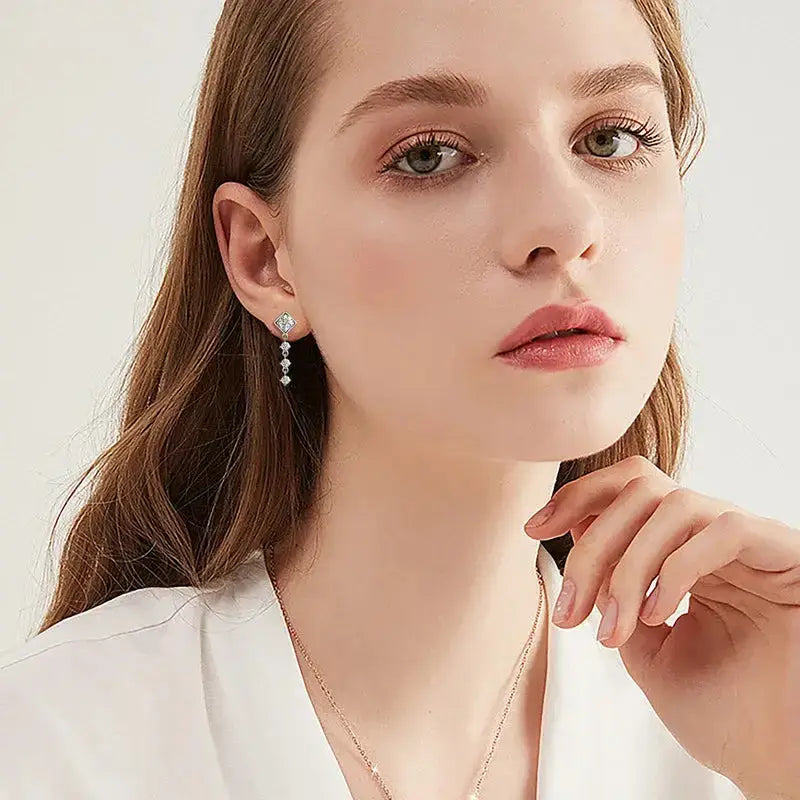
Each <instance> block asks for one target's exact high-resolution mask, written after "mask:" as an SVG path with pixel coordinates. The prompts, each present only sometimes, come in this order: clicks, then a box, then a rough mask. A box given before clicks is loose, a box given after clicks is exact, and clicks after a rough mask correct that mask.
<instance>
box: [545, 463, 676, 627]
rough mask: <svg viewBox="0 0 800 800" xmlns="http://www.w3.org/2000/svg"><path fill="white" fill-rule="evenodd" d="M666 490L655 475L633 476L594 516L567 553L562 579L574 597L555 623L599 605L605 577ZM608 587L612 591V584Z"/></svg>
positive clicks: (575, 619) (573, 621)
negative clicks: (569, 582)
mask: <svg viewBox="0 0 800 800" xmlns="http://www.w3.org/2000/svg"><path fill="white" fill-rule="evenodd" d="M668 492H669V488H668V487H665V483H664V481H662V480H661V479H659V478H658V477H653V476H650V477H647V478H635V479H633V480H632V481H629V482H628V483H627V484H626V486H625V487H624V488H623V490H622V491H621V492H620V493H619V494H618V495H617V497H616V498H615V499H614V500H613V502H611V504H610V505H609V506H608V507H607V508H606V509H605V510H604V511H603V512H602V513H601V514H599V515H598V516H597V518H596V519H595V521H594V522H593V523H592V524H591V525H590V526H589V527H588V529H587V530H586V532H585V533H584V534H583V536H582V537H581V539H580V541H578V542H576V544H575V546H574V547H573V548H572V550H570V552H569V555H568V556H567V562H566V564H565V566H564V580H565V581H566V580H572V581H573V583H574V584H575V587H576V591H575V599H574V602H573V604H572V610H571V612H570V613H569V614H568V615H567V616H566V618H564V619H563V620H560V619H559V618H557V617H554V622H555V624H557V625H560V626H561V627H572V626H574V625H578V624H580V623H581V622H582V621H583V620H584V619H586V617H587V616H588V614H590V613H591V611H592V608H593V607H594V605H595V604H598V607H599V603H598V595H599V592H600V587H601V585H602V583H603V581H604V579H605V578H606V576H608V575H609V574H610V573H611V572H612V571H614V567H615V565H616V564H617V563H618V562H619V561H620V560H621V559H622V558H623V554H624V553H625V552H626V550H627V549H628V548H629V547H630V545H631V543H632V541H633V540H634V539H635V538H636V537H637V535H638V533H639V531H640V530H641V528H642V526H643V525H644V524H645V523H646V522H647V520H648V519H649V518H650V516H651V515H652V514H653V512H654V511H655V510H656V509H657V508H658V506H659V504H660V503H661V501H662V498H663V497H664V495H665V493H668ZM658 566H660V562H659V565H658ZM611 589H612V593H613V586H612V587H611ZM605 599H606V598H603V601H604V602H603V605H604V606H605Z"/></svg>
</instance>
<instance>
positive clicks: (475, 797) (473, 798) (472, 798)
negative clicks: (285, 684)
mask: <svg viewBox="0 0 800 800" xmlns="http://www.w3.org/2000/svg"><path fill="white" fill-rule="evenodd" d="M268 553H269V556H268V564H267V567H268V571H269V575H270V579H271V580H272V585H273V587H274V588H275V595H276V596H277V598H278V603H279V604H280V607H281V611H282V612H283V616H284V619H285V620H286V626H287V627H288V629H289V632H290V633H291V635H292V638H293V639H294V641H295V642H296V643H297V646H298V648H299V649H300V652H301V653H302V655H303V658H304V659H305V661H306V663H307V664H308V666H309V667H310V668H311V671H312V672H313V673H314V676H315V677H316V679H317V682H318V683H319V685H320V688H321V689H322V691H323V692H324V693H325V697H327V698H328V702H330V704H331V706H332V707H333V710H334V711H335V712H336V714H337V716H338V717H339V719H340V720H341V721H342V724H343V725H344V727H345V730H346V731H347V733H348V734H349V736H350V739H351V740H352V742H353V744H354V745H355V747H356V749H357V750H358V752H359V753H360V755H361V757H362V758H363V759H364V762H365V763H366V765H367V767H368V768H369V770H370V772H371V773H372V776H373V777H374V778H375V780H376V781H377V783H378V785H379V786H380V787H381V790H382V791H383V794H384V796H385V797H386V799H387V800H394V798H393V795H392V793H391V791H390V790H389V787H388V786H387V785H386V782H385V781H384V779H383V776H382V775H381V773H380V772H379V771H378V767H377V765H376V764H375V763H374V762H373V761H372V760H371V759H370V757H369V756H368V755H367V753H366V751H365V750H364V748H363V747H362V746H361V743H360V742H359V741H358V737H357V736H356V734H355V732H354V731H353V728H352V726H351V724H350V722H349V721H348V720H347V717H345V715H344V714H343V713H342V710H341V709H340V708H339V706H338V704H337V703H336V701H335V700H334V699H333V695H332V694H331V693H330V691H329V690H328V687H327V686H326V685H325V681H324V680H323V678H322V675H320V673H319V670H318V669H317V667H316V665H315V664H314V662H313V661H312V660H311V657H310V656H309V655H308V651H307V650H306V648H305V645H304V644H303V642H302V640H301V639H300V636H299V634H298V633H297V631H296V630H295V627H294V625H292V622H291V620H290V619H289V615H288V613H287V611H286V607H285V605H284V603H283V595H282V593H281V590H280V587H279V586H278V582H277V579H276V577H275V573H274V570H273V559H274V543H272V544H270V546H269V548H268ZM536 577H537V578H538V580H539V606H538V608H537V609H536V616H535V617H534V620H533V627H532V628H531V632H530V634H529V635H528V639H527V641H526V642H525V647H524V648H523V650H522V656H521V663H520V666H519V669H518V670H517V675H516V677H515V678H514V683H513V685H512V687H511V692H510V694H509V696H508V699H507V700H506V704H505V708H504V709H503V716H502V717H501V719H500V724H499V725H498V726H497V730H496V731H495V734H494V738H493V739H492V744H491V747H490V748H489V754H488V755H487V756H486V758H485V759H484V762H483V767H482V769H481V772H480V775H479V776H478V779H477V781H476V783H475V788H474V790H473V792H472V794H470V795H469V798H468V800H480V789H481V785H482V784H483V779H484V777H485V775H486V772H487V770H488V769H489V764H490V762H491V760H492V757H493V756H494V752H495V748H496V747H497V741H498V739H499V738H500V733H501V732H502V730H503V725H504V724H505V721H506V717H508V712H509V710H510V708H511V703H512V701H513V700H514V695H515V694H516V692H517V685H518V684H519V681H520V678H521V677H522V672H523V670H524V669H525V662H526V661H527V659H528V653H529V652H530V649H531V645H532V644H533V637H534V635H535V633H536V627H537V624H538V622H539V616H540V614H541V611H542V602H543V600H544V596H545V593H544V580H543V579H542V573H541V572H540V570H539V566H538V564H537V565H536Z"/></svg>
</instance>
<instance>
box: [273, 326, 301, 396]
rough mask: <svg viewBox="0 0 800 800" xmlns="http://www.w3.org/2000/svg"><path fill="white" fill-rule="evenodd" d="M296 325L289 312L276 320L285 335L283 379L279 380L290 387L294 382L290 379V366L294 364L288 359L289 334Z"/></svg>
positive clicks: (282, 343) (282, 345) (282, 344)
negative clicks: (291, 382)
mask: <svg viewBox="0 0 800 800" xmlns="http://www.w3.org/2000/svg"><path fill="white" fill-rule="evenodd" d="M295 324H296V322H295V320H294V318H293V317H292V315H291V314H289V313H288V312H287V311H284V312H283V314H281V315H280V316H279V317H278V318H277V319H276V320H275V325H277V326H278V330H279V331H280V332H281V333H282V334H283V341H282V342H281V351H282V352H283V360H282V361H281V368H282V369H283V377H282V378H279V380H280V382H281V383H282V384H283V385H284V386H288V384H289V382H290V381H291V380H292V379H291V378H290V377H289V364H291V363H292V362H291V361H289V359H288V355H289V348H290V347H291V344H290V342H289V335H288V334H289V331H290V330H291V329H292V328H294V326H295Z"/></svg>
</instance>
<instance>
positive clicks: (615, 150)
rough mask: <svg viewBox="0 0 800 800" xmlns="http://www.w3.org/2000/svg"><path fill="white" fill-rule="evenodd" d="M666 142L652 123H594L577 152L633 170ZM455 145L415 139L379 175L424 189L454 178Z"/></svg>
mask: <svg viewBox="0 0 800 800" xmlns="http://www.w3.org/2000/svg"><path fill="white" fill-rule="evenodd" d="M669 139H670V137H669V136H666V135H665V134H664V133H663V132H662V131H661V129H660V128H659V127H658V126H657V125H656V124H655V123H653V121H652V120H648V121H647V122H646V123H645V124H642V123H640V122H637V121H636V120H634V119H631V118H629V117H621V118H618V119H614V120H601V121H599V122H597V123H595V125H594V127H593V128H592V130H590V131H589V132H588V133H586V134H584V135H583V136H582V137H581V138H580V140H579V142H580V143H581V144H583V145H584V147H585V148H586V149H585V150H582V149H579V151H578V152H579V154H580V155H589V156H592V157H593V158H594V159H595V161H596V163H598V164H602V166H603V167H605V168H607V169H612V170H613V169H616V170H633V169H636V167H637V166H647V165H648V164H650V158H649V157H648V155H647V154H648V153H658V152H660V150H661V148H662V145H664V144H665V143H666V142H668V141H669ZM458 144H459V143H458V142H457V141H454V140H452V139H451V138H450V137H447V136H444V137H441V138H439V137H437V136H436V134H434V133H429V134H427V135H426V136H425V137H422V138H419V137H417V138H416V139H413V140H412V141H410V142H406V143H403V144H401V145H400V146H399V147H396V148H393V149H392V151H390V153H389V154H388V157H387V160H386V161H385V162H384V164H383V165H382V167H381V170H380V171H381V173H395V175H396V176H397V179H399V180H400V181H401V182H402V181H415V182H417V183H418V184H420V185H421V186H423V185H424V186H425V187H428V186H430V185H432V184H434V185H435V184H437V183H439V182H440V181H444V180H450V177H451V175H450V173H452V175H457V174H458V173H459V172H460V170H459V169H457V168H458V167H459V166H460V164H459V160H460V158H459V157H460V156H466V154H465V153H463V152H462V151H461V150H460V149H459V147H458ZM642 151H644V152H642ZM398 173H401V174H399V175H398ZM427 176H432V177H427ZM392 177H393V178H394V176H392Z"/></svg>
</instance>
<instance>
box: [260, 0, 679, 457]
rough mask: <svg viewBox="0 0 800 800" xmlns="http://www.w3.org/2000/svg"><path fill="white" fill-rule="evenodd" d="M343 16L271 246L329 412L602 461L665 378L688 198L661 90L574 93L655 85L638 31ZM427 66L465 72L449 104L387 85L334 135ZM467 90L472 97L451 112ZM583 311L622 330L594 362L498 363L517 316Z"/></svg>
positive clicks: (386, 7) (570, 19) (613, 13)
mask: <svg viewBox="0 0 800 800" xmlns="http://www.w3.org/2000/svg"><path fill="white" fill-rule="evenodd" d="M342 6H343V14H344V17H343V23H344V28H345V32H346V37H347V41H346V43H345V45H344V47H343V48H342V50H341V54H340V61H339V63H338V64H337V65H336V67H335V69H334V70H333V71H331V72H330V73H329V74H328V76H327V79H326V82H325V83H324V84H323V86H322V88H321V91H320V93H319V95H318V96H317V97H316V100H315V105H314V107H313V109H312V112H311V117H310V119H309V122H308V125H307V127H306V128H305V129H304V131H303V134H302V139H301V141H300V143H299V149H298V152H297V160H296V164H295V170H294V181H293V189H292V193H291V195H290V198H289V202H288V206H287V207H286V208H285V209H284V212H285V213H286V214H287V226H288V227H287V236H286V240H285V241H283V242H281V243H280V245H279V248H278V251H277V253H276V258H277V261H278V267H279V269H280V271H281V273H282V274H283V275H284V276H291V280H292V282H293V283H294V286H295V291H296V294H297V300H298V302H299V307H300V309H301V310H302V313H303V314H304V315H305V319H306V322H307V325H308V326H309V328H310V330H311V331H313V333H314V335H315V338H316V340H317V343H318V345H319V347H320V350H321V351H322V353H323V356H324V357H325V360H326V362H327V367H328V377H329V379H330V382H331V388H332V390H333V391H334V394H335V395H336V398H335V399H336V401H337V402H338V401H342V402H344V403H345V405H346V406H349V407H351V408H356V409H357V411H358V414H359V416H360V417H361V418H362V419H363V418H364V417H365V415H368V419H369V422H371V423H372V424H377V425H380V426H382V427H383V428H386V429H391V430H392V431H393V432H395V433H398V434H400V435H402V436H404V437H409V436H413V437H415V438H422V437H424V440H425V442H426V443H431V444H435V446H436V447H441V446H442V445H443V444H444V445H447V446H448V447H452V448H458V449H460V450H462V451H464V452H470V453H473V454H475V455H481V456H485V455H487V454H488V455H489V456H490V457H494V458H502V459H513V460H536V461H562V460H565V459H569V458H577V457H580V456H583V455H588V454H590V453H594V452H597V451H599V450H601V449H603V448H605V447H607V446H609V445H610V444H612V443H613V442H614V441H616V440H617V439H618V438H619V437H620V436H621V435H622V434H623V433H624V432H625V431H626V430H627V428H628V427H629V426H630V424H631V423H632V422H633V420H634V419H635V418H636V416H637V414H638V413H639V411H640V410H641V408H642V407H643V405H644V403H645V401H646V400H647V397H648V396H649V394H650V392H651V391H652V389H653V387H654V385H655V383H656V380H657V378H658V375H659V373H660V371H661V368H662V365H663V363H664V358H665V356H666V352H667V348H668V345H669V341H670V337H671V333H672V326H673V319H674V313H675V307H676V302H677V292H678V289H679V282H680V277H681V273H682V261H683V195H682V187H681V183H680V178H679V172H678V163H677V159H676V156H675V153H674V147H673V144H672V140H671V135H670V130H669V124H668V116H667V108H666V99H665V96H664V94H663V92H662V90H661V89H660V88H659V87H658V86H653V85H649V84H646V83H642V84H639V85H633V86H626V87H624V88H622V89H621V90H618V91H614V92H613V93H609V94H601V95H596V96H576V95H573V94H572V93H571V88H572V85H573V83H574V82H575V81H576V79H577V77H578V73H582V72H585V71H591V70H595V69H598V68H601V67H610V66H616V65H619V64H622V63H628V62H631V63H637V64H642V65H645V66H647V67H649V68H650V70H652V72H653V73H654V74H655V76H657V77H658V76H659V75H660V73H659V66H658V61H657V57H656V53H655V50H654V46H653V44H652V42H651V39H650V35H649V31H648V28H647V25H646V23H645V21H644V20H643V19H642V18H641V17H640V15H639V13H638V11H637V10H636V8H635V6H634V4H633V3H632V2H631V0H560V1H559V2H557V3H548V2H543V1H542V0H538V1H534V2H531V0H524V2H520V1H519V0H472V1H471V2H464V0H437V2H435V3H431V2H430V0H402V2H400V1H399V0H397V2H389V1H388V0H385V1H384V2H380V3H375V2H374V0H345V2H343V3H342ZM433 70H436V71H437V72H439V73H440V74H441V73H443V72H445V71H447V72H450V73H453V74H455V73H458V74H459V75H460V76H463V77H461V78H451V79H450V81H449V86H448V87H446V89H445V91H444V93H443V94H442V93H441V92H439V91H436V90H435V89H434V87H433V82H428V83H427V84H425V83H419V84H418V86H419V87H421V89H420V90H419V91H418V92H417V97H418V99H417V100H416V101H414V102H405V101H404V100H403V92H402V91H401V90H398V91H395V92H394V93H391V94H389V95H388V97H389V100H388V102H387V103H381V104H378V105H376V106H375V107H373V108H372V109H371V110H365V111H364V113H363V114H359V115H358V116H357V118H353V119H351V121H350V124H349V125H347V126H346V127H345V128H344V129H343V130H342V131H341V132H338V133H337V129H338V128H339V126H340V125H341V123H342V121H343V117H344V115H345V114H346V113H347V112H348V111H349V110H350V109H352V108H353V107H354V106H356V105H357V104H358V103H359V102H360V101H361V100H362V98H364V97H365V96H366V95H367V94H368V93H369V92H370V91H371V90H373V89H374V88H375V87H377V86H378V85H380V84H383V83H384V82H387V81H396V80H398V79H403V78H407V77H409V76H412V75H413V76H421V75H424V74H427V73H430V72H432V71H433ZM468 81H471V82H476V83H480V84H481V85H482V87H483V90H482V91H483V94H484V97H483V99H482V102H481V103H472V104H465V103H464V102H463V100H464V98H463V97H462V95H465V94H468V92H467V91H466V87H467V82H468ZM425 97H427V98H429V100H431V101H433V100H435V101H436V102H424V101H423V100H424V98H425ZM442 100H447V101H449V102H448V104H445V103H443V102H441V101H442ZM626 127H628V128H631V130H626ZM609 128H613V129H614V130H611V131H609V130H608V129H609ZM600 129H603V130H604V133H600V134H598V130H600ZM645 129H646V130H645ZM633 131H638V132H639V133H640V134H641V135H642V136H643V137H644V139H645V142H650V143H651V145H652V144H653V142H656V141H658V140H660V141H661V143H660V145H655V146H653V147H651V148H648V146H647V145H646V143H643V142H642V141H641V140H640V139H638V138H637V136H636V134H635V133H634V132H633ZM643 131H644V132H643ZM431 141H432V142H433V145H434V148H433V149H431V148H430V147H429V145H430V144H431ZM437 146H438V147H439V148H440V150H439V151H437V150H436V147H437ZM407 148H411V149H410V151H409V152H405V153H404V151H405V150H407ZM582 298H588V299H589V300H590V301H591V302H592V303H594V304H596V305H599V306H600V307H601V308H603V309H604V310H605V311H606V312H607V313H608V314H609V315H610V316H611V317H612V319H613V320H614V321H616V322H617V324H618V325H619V326H621V328H622V329H623V331H624V333H625V335H626V337H627V338H626V341H625V342H623V343H622V344H621V345H620V346H619V347H618V348H617V351H616V352H615V353H614V354H613V355H612V357H611V358H610V359H609V360H608V361H607V362H605V363H604V364H601V365H598V366H592V367H582V368H576V369H570V370H563V371H555V372H554V371H545V370H541V369H519V368H515V367H513V366H510V365H509V364H507V363H506V362H505V361H503V360H501V359H499V358H498V357H496V353H497V351H498V349H499V344H500V341H501V340H502V339H503V338H505V336H506V335H507V334H508V333H509V332H510V331H511V330H512V329H513V328H514V327H516V326H517V324H518V323H519V322H520V321H521V320H522V319H523V318H524V317H526V316H527V315H528V314H530V313H531V312H532V311H534V310H535V309H537V308H539V307H541V306H544V305H547V304H550V303H561V302H563V303H567V304H570V303H575V302H576V301H577V300H578V299H582ZM278 313H280V311H278ZM274 316H277V314H275V315H274ZM270 323H271V320H270ZM270 327H271V329H273V330H274V326H272V325H270Z"/></svg>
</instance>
